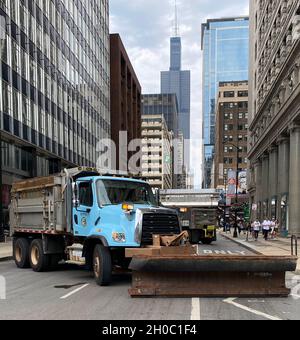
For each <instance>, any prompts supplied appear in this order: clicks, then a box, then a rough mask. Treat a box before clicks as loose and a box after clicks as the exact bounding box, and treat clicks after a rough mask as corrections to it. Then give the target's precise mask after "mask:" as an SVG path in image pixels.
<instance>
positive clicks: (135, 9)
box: [110, 0, 249, 184]
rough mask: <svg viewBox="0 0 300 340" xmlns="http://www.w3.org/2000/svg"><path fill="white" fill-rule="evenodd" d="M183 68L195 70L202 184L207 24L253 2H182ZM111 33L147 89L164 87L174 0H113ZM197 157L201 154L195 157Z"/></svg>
mask: <svg viewBox="0 0 300 340" xmlns="http://www.w3.org/2000/svg"><path fill="white" fill-rule="evenodd" d="M177 3H178V17H179V23H180V35H181V37H182V44H183V68H184V69H190V70H191V72H192V104H191V110H192V112H191V121H192V124H191V133H192V138H193V139H194V142H193V148H192V154H193V157H192V159H193V160H194V164H193V165H194V167H195V172H196V183H197V184H200V179H201V174H200V170H201V162H202V151H201V145H200V143H199V140H201V138H202V119H201V114H202V88H201V85H202V75H201V68H202V54H201V24H202V23H203V22H205V21H206V20H207V19H209V18H220V17H232V16H242V15H247V14H248V7H249V5H248V0H240V1H236V0H227V1H224V0H213V1H212V0H184V1H183V0H178V1H177ZM110 15H111V17H110V20H111V32H112V33H119V34H120V35H121V37H122V40H123V42H124V44H125V46H126V48H127V52H128V55H129V57H130V59H131V62H132V64H133V66H134V68H135V71H136V73H137V76H138V78H139V80H140V83H141V85H142V88H143V93H155V92H159V91H160V71H163V70H168V68H169V51H170V47H169V38H170V36H171V35H172V34H173V31H174V30H173V26H174V0H168V1H163V0H151V1H149V0H110ZM195 155H197V156H198V157H195Z"/></svg>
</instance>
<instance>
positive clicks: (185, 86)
mask: <svg viewBox="0 0 300 340" xmlns="http://www.w3.org/2000/svg"><path fill="white" fill-rule="evenodd" d="M170 42H171V49H170V70H169V71H164V72H161V93H162V94H168V93H175V94H176V95H177V100H178V106H179V115H178V119H179V121H178V129H179V131H182V133H183V135H184V138H185V139H187V140H189V139H190V115H191V74H190V71H182V69H181V38H180V37H174V38H171V41H170Z"/></svg>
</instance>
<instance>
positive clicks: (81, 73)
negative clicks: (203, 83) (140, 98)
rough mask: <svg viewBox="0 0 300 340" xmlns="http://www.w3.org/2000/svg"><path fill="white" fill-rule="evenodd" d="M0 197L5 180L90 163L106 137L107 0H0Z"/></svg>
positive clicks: (5, 191) (5, 200) (5, 198)
mask: <svg viewBox="0 0 300 340" xmlns="http://www.w3.org/2000/svg"><path fill="white" fill-rule="evenodd" d="M0 25H1V27H0V29H1V36H0V46H1V71H0V77H1V81H0V111H1V116H0V124H1V125H0V129H1V130H0V131H1V146H2V160H1V165H2V174H1V175H2V179H3V190H2V196H3V198H2V200H3V203H4V208H6V207H7V205H8V202H9V191H10V187H11V184H12V183H13V182H14V181H16V180H18V179H23V178H29V177H34V176H45V175H48V174H51V173H55V172H58V171H60V170H61V169H63V168H64V167H71V166H77V165H85V166H95V165H96V162H97V150H96V146H97V141H98V140H100V139H102V138H108V137H110V112H109V106H110V68H109V60H110V58H109V27H108V25H109V5H108V0H101V1H100V0H99V1H96V0H89V1H87V0H82V1H80V0H13V1H12V0H6V1H5V0H1V1H0Z"/></svg>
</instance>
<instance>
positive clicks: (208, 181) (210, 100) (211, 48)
mask: <svg viewBox="0 0 300 340" xmlns="http://www.w3.org/2000/svg"><path fill="white" fill-rule="evenodd" d="M202 51H203V83H202V87H203V88H202V92H203V108H202V115H203V138H204V171H203V174H204V183H203V186H204V188H210V187H212V186H213V181H212V177H213V173H212V171H213V170H212V169H213V162H214V150H215V122H216V102H217V95H218V87H219V83H220V82H230V81H246V80H248V69H249V67H248V64H249V18H226V19H212V20H208V21H207V23H205V24H203V25H202Z"/></svg>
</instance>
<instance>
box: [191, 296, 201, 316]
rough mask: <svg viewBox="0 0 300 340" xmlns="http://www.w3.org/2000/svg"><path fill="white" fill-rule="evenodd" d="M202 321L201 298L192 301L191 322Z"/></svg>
mask: <svg viewBox="0 0 300 340" xmlns="http://www.w3.org/2000/svg"><path fill="white" fill-rule="evenodd" d="M200 320H201V305H200V299H199V298H193V299H192V311H191V321H200Z"/></svg>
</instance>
